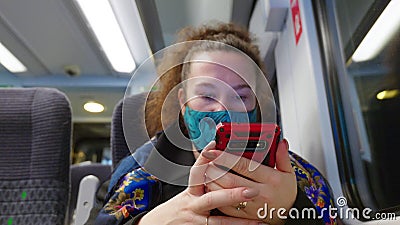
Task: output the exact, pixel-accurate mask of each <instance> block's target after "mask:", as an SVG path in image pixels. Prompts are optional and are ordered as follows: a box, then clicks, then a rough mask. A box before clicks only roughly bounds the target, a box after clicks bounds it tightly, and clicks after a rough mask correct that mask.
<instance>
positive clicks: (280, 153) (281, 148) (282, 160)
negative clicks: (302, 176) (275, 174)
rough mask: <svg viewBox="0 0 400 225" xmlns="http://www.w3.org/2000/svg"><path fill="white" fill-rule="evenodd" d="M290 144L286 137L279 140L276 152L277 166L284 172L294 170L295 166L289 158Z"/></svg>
mask: <svg viewBox="0 0 400 225" xmlns="http://www.w3.org/2000/svg"><path fill="white" fill-rule="evenodd" d="M288 151H289V144H288V142H287V140H286V139H283V140H282V141H280V142H279V145H278V150H277V152H276V168H277V169H278V170H279V171H282V172H288V173H290V172H292V171H293V168H292V165H291V164H290V158H289V152H288Z"/></svg>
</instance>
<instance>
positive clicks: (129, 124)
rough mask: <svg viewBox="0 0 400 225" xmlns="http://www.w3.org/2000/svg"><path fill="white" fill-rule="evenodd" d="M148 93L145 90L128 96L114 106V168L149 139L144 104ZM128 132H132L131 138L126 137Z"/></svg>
mask: <svg viewBox="0 0 400 225" xmlns="http://www.w3.org/2000/svg"><path fill="white" fill-rule="evenodd" d="M147 95H148V93H147V92H144V93H140V94H137V95H133V96H130V97H127V98H125V99H122V100H120V101H119V102H118V103H117V105H116V106H115V108H114V112H113V115H112V121H111V151H112V165H113V168H115V167H116V166H117V165H118V163H119V161H120V160H121V159H123V158H124V157H125V156H127V155H129V154H132V153H133V152H134V151H135V149H136V148H138V147H140V146H141V145H143V144H144V143H145V142H146V141H148V140H149V138H148V134H147V132H146V126H145V122H144V119H145V118H144V104H145V101H146V97H147ZM124 104H125V106H124ZM124 107H126V108H124ZM123 111H124V113H126V114H125V115H124V119H123V116H122V114H123ZM123 120H124V121H123ZM122 122H124V123H125V127H124V126H123V125H122ZM124 129H125V130H126V129H129V132H124ZM126 133H128V134H132V135H130V136H129V139H126V136H125V134H126ZM128 146H129V147H128ZM130 150H131V151H130Z"/></svg>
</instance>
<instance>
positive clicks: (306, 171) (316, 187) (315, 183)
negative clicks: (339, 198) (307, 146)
mask: <svg viewBox="0 0 400 225" xmlns="http://www.w3.org/2000/svg"><path fill="white" fill-rule="evenodd" d="M289 155H290V157H291V163H292V167H293V168H294V170H295V173H296V179H297V186H298V187H300V189H301V190H304V192H305V193H306V195H307V197H308V198H309V199H310V201H311V202H312V203H313V204H314V205H315V208H316V210H317V212H318V217H319V218H321V217H322V220H323V221H324V223H325V224H330V225H334V224H337V223H336V221H335V219H333V218H331V217H330V215H329V210H326V209H327V208H329V206H331V207H334V206H335V205H334V203H333V198H332V196H331V193H332V192H331V190H330V187H329V185H327V182H325V178H324V177H323V176H322V174H321V173H320V172H319V171H318V170H317V169H316V168H315V167H314V166H312V165H311V164H310V163H308V162H307V161H306V160H304V159H303V158H301V157H300V156H298V155H296V154H295V153H293V152H290V151H289ZM324 208H325V210H322V209H324ZM321 214H322V215H321Z"/></svg>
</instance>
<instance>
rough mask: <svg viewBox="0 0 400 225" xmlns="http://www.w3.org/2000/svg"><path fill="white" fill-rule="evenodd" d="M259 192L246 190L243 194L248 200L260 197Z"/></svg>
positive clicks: (252, 189)
mask: <svg viewBox="0 0 400 225" xmlns="http://www.w3.org/2000/svg"><path fill="white" fill-rule="evenodd" d="M258 193H259V191H258V190H257V189H254V188H246V189H245V190H244V191H243V192H242V194H243V196H244V197H246V198H254V197H256V196H257V195H258Z"/></svg>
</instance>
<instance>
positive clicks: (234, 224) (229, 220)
mask: <svg viewBox="0 0 400 225" xmlns="http://www.w3.org/2000/svg"><path fill="white" fill-rule="evenodd" d="M205 224H207V225H223V224H230V225H268V224H266V223H260V221H258V220H249V219H242V218H236V217H227V216H210V217H208V219H207V223H205Z"/></svg>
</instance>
